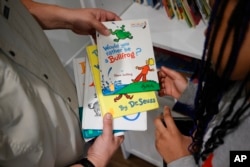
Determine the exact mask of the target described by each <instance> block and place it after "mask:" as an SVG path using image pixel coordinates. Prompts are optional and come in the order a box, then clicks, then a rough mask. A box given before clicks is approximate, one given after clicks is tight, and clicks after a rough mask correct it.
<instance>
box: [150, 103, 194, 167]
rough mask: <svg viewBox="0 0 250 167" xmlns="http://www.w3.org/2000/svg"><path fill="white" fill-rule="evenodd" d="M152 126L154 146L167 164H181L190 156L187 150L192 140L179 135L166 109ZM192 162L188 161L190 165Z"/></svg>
mask: <svg viewBox="0 0 250 167" xmlns="http://www.w3.org/2000/svg"><path fill="white" fill-rule="evenodd" d="M154 124H155V146H156V149H157V151H158V152H159V154H160V155H161V156H162V158H163V159H164V161H165V162H166V163H167V164H171V163H173V164H174V163H177V162H178V163H182V162H181V159H182V158H184V157H187V156H192V154H191V152H190V151H189V149H188V148H189V146H190V144H191V142H192V138H191V137H189V136H185V135H183V134H181V132H180V131H179V130H178V128H177V126H176V125H175V122H174V119H173V117H172V116H171V113H170V109H169V108H168V107H165V108H164V112H163V115H162V116H159V117H157V118H156V119H155V121H154ZM193 162H194V160H193V161H190V163H193ZM183 166H185V165H183ZM179 167H181V166H179Z"/></svg>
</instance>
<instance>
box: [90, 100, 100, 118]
mask: <svg viewBox="0 0 250 167" xmlns="http://www.w3.org/2000/svg"><path fill="white" fill-rule="evenodd" d="M88 108H89V109H92V110H94V112H95V116H98V117H99V116H101V110H100V106H99V103H98V99H97V98H94V99H93V100H91V101H90V102H89V104H88Z"/></svg>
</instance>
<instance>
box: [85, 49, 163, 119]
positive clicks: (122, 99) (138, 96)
mask: <svg viewBox="0 0 250 167" xmlns="http://www.w3.org/2000/svg"><path fill="white" fill-rule="evenodd" d="M86 49H87V55H88V58H89V62H90V67H91V71H92V76H93V79H94V84H95V90H96V93H97V97H98V101H99V104H100V109H101V112H102V115H104V114H105V113H106V112H109V113H111V114H112V115H113V117H114V118H117V117H122V116H128V115H131V114H135V113H138V112H139V111H140V112H144V111H150V110H153V109H157V108H158V107H159V103H158V100H157V97H156V94H155V92H154V91H148V92H141V93H126V94H118V95H110V96H104V95H103V93H102V90H101V81H100V66H99V62H98V60H99V59H98V56H99V55H98V54H97V47H96V45H91V46H87V48H86Z"/></svg>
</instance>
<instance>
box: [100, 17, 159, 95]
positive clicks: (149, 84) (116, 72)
mask: <svg viewBox="0 0 250 167" xmlns="http://www.w3.org/2000/svg"><path fill="white" fill-rule="evenodd" d="M103 24H104V25H105V26H106V27H107V28H108V29H109V30H110V32H111V34H110V35H109V36H104V35H101V34H99V33H98V32H97V36H96V38H97V47H98V57H99V64H100V69H101V75H100V79H101V82H102V92H103V95H114V94H126V93H138V92H146V91H157V90H159V81H158V76H157V68H156V64H155V56H154V51H153V44H152V40H151V34H150V28H149V23H148V20H147V19H136V20H121V21H111V22H103Z"/></svg>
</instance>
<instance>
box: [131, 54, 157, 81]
mask: <svg viewBox="0 0 250 167" xmlns="http://www.w3.org/2000/svg"><path fill="white" fill-rule="evenodd" d="M154 63H155V62H154V59H153V58H149V59H148V60H146V65H144V66H141V67H139V66H136V67H135V68H136V69H137V70H141V73H140V74H138V75H137V77H136V78H135V79H132V82H139V81H140V80H141V79H142V81H144V82H145V81H147V74H148V72H149V71H154V69H153V68H152V69H151V68H150V67H149V66H152V65H154Z"/></svg>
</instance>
